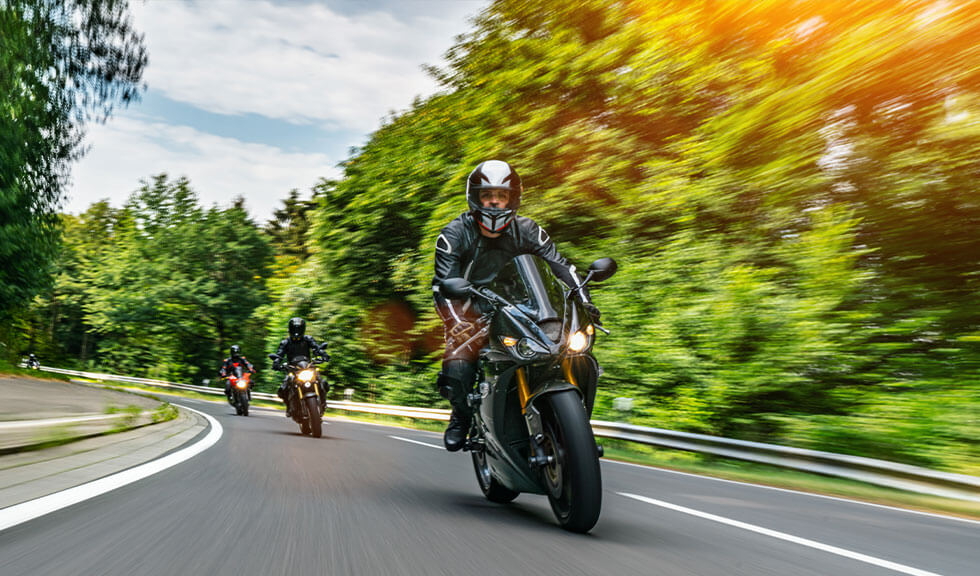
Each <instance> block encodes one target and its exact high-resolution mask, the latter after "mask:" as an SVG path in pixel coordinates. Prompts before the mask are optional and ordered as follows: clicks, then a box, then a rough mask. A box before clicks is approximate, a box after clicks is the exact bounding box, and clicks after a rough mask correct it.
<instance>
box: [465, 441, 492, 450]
mask: <svg viewBox="0 0 980 576" xmlns="http://www.w3.org/2000/svg"><path fill="white" fill-rule="evenodd" d="M486 449H487V445H486V444H484V442H483V440H482V439H480V438H472V439H469V440H467V441H466V444H463V451H464V452H483V451H484V450H486Z"/></svg>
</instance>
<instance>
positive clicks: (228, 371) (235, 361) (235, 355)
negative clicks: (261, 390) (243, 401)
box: [218, 344, 255, 404]
mask: <svg viewBox="0 0 980 576" xmlns="http://www.w3.org/2000/svg"><path fill="white" fill-rule="evenodd" d="M229 352H230V353H231V356H229V357H228V358H225V361H224V363H222V365H221V369H220V370H218V376H220V377H221V378H223V379H224V381H225V397H227V398H228V403H229V404H234V401H233V400H232V399H231V380H228V377H229V376H233V375H234V374H235V368H237V367H239V366H241V368H242V370H244V371H247V372H248V373H249V374H255V368H254V367H253V366H252V363H251V362H249V361H248V360H247V359H246V358H245V357H244V356H242V348H241V346H239V345H238V344H232V345H231V350H229ZM248 397H249V399H250V400H251V398H252V382H251V380H249V383H248Z"/></svg>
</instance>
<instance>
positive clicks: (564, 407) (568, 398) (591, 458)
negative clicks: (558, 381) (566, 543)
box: [541, 390, 602, 534]
mask: <svg viewBox="0 0 980 576" xmlns="http://www.w3.org/2000/svg"><path fill="white" fill-rule="evenodd" d="M543 400H544V402H543V404H544V406H543V408H544V410H542V420H543V425H544V441H543V442H542V444H543V446H542V447H543V448H544V450H545V454H546V455H548V456H552V457H553V458H554V460H553V461H552V462H551V464H547V465H545V466H543V467H542V468H541V475H542V480H543V481H544V485H545V487H546V488H547V489H548V502H549V503H550V504H551V510H552V512H554V514H555V518H557V519H558V523H559V524H560V525H561V527H562V528H564V529H565V530H568V531H570V532H578V533H583V534H584V533H586V532H588V531H589V530H591V529H592V527H593V526H595V523H596V522H597V521H598V520H599V511H600V509H601V508H602V474H601V471H600V468H599V453H598V451H597V450H596V443H595V437H594V436H593V435H592V428H591V427H590V426H589V419H588V417H587V416H586V415H585V407H584V406H583V405H582V400H581V398H580V397H579V395H578V394H577V393H576V392H575V391H574V390H568V391H564V392H558V393H555V394H548V395H547V396H546V397H545V398H543Z"/></svg>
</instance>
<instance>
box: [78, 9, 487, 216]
mask: <svg viewBox="0 0 980 576" xmlns="http://www.w3.org/2000/svg"><path fill="white" fill-rule="evenodd" d="M488 4H489V0H378V1H367V0H363V1H361V0H332V1H327V0H323V1H306V2H299V1H288V2H284V1H271V0H208V1H206V2H205V1H200V2H189V1H179V0H154V1H150V2H148V3H143V2H140V0H131V11H132V14H133V21H134V24H135V25H136V27H137V29H139V30H141V31H142V32H143V33H144V34H145V43H146V47H147V50H148V52H149V65H148V66H147V68H146V70H145V72H144V77H143V79H144V81H145V82H146V84H147V90H146V92H145V93H144V95H143V98H142V101H141V102H138V103H135V104H131V105H130V106H129V107H127V108H117V109H116V111H115V113H114V114H113V116H112V117H111V118H110V119H109V120H108V122H106V123H105V124H92V125H89V126H88V128H87V135H86V140H85V145H86V147H87V153H86V155H85V156H84V157H83V158H82V159H81V160H80V161H78V162H77V163H76V165H75V166H74V167H73V170H72V184H71V185H70V186H69V189H68V199H67V202H66V204H65V210H66V211H67V212H70V213H73V214H78V213H80V212H83V211H84V210H85V209H87V208H88V207H89V206H90V205H91V204H92V203H93V202H96V201H98V200H102V199H108V200H109V202H110V204H112V205H113V206H116V207H119V206H122V204H123V203H124V202H125V200H126V198H128V197H129V195H130V194H131V193H132V192H133V191H135V190H136V189H138V188H139V187H140V182H141V180H144V179H149V178H150V177H151V176H152V175H155V174H159V173H161V172H166V173H167V174H168V175H170V176H171V177H172V178H177V177H180V176H186V177H187V178H189V179H190V182H191V187H192V188H193V189H194V190H195V191H196V192H197V194H198V196H199V197H200V199H201V203H202V204H203V205H204V206H211V205H213V204H217V205H218V206H221V207H227V206H230V205H231V204H232V202H233V201H234V199H235V198H236V197H238V196H242V197H244V198H245V203H246V207H247V208H248V210H249V212H250V213H251V214H252V216H253V217H254V218H256V219H257V220H258V221H259V222H264V221H266V220H268V219H270V218H271V217H272V213H273V210H275V209H276V208H278V207H280V206H281V201H282V199H284V198H286V196H288V194H289V191H290V190H291V189H293V188H296V189H299V190H300V191H301V192H302V193H303V196H304V197H309V195H310V188H312V187H313V185H315V184H316V183H317V182H318V181H319V179H320V178H323V177H326V178H337V177H340V175H341V171H340V169H339V168H338V167H337V165H338V163H340V162H342V161H343V160H345V159H346V158H348V157H349V156H350V149H351V147H354V146H360V145H362V144H364V143H365V142H367V139H368V138H369V136H370V134H371V133H372V132H373V131H375V130H377V129H378V128H379V127H380V125H381V121H382V119H383V118H384V117H385V116H387V115H389V114H390V113H391V112H398V111H402V110H406V109H407V108H408V107H409V106H410V105H411V103H412V100H413V99H414V98H415V97H416V96H427V95H430V94H432V93H434V92H435V91H436V90H437V89H438V85H437V84H436V82H435V81H434V80H433V79H432V78H430V77H429V76H428V75H427V74H426V73H425V72H424V71H423V70H422V66H423V65H424V64H430V65H436V66H440V65H442V64H444V60H443V55H444V54H445V52H446V51H447V50H448V49H449V48H450V47H451V46H452V45H453V43H454V38H455V37H456V36H457V35H458V34H461V33H464V32H467V31H469V30H470V29H471V28H472V25H471V23H470V19H471V18H472V17H473V16H475V15H476V14H478V13H479V12H480V11H481V10H482V9H483V8H485V7H486V6H487V5H488Z"/></svg>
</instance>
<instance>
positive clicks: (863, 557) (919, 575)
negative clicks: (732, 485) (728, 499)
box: [617, 492, 940, 576]
mask: <svg viewBox="0 0 980 576" xmlns="http://www.w3.org/2000/svg"><path fill="white" fill-rule="evenodd" d="M617 494H619V495H620V496H625V497H627V498H632V499H633V500H639V501H640V502H646V503H647V504H653V505H654V506H660V507H661V508H667V509H668V510H673V511H675V512H681V513H683V514H690V515H691V516H697V517H698V518H703V519H705V520H711V521H712V522H718V523H719V524H725V525H727V526H734V527H735V528H741V529H742V530H748V531H749V532H755V533H756V534H762V535H764V536H770V537H772V538H777V539H779V540H785V541H787V542H792V543H794V544H799V545H801V546H807V547H809V548H814V549H816V550H820V551H822V552H829V553H831V554H836V555H838V556H843V557H845V558H850V559H851V560H857V561H859V562H865V563H867V564H872V565H874V566H878V567H880V568H887V569H889V570H894V571H895V572H901V573H902V574H911V575H912V576H940V575H939V574H936V573H935V572H929V571H927V570H920V569H918V568H913V567H911V566H906V565H904V564H899V563H897V562H891V561H889V560H882V559H881V558H875V557H874V556H868V555H867V554H861V553H860V552H853V551H851V550H845V549H844V548H838V547H837V546H831V545H830V544H823V543H821V542H816V541H814V540H809V539H807V538H800V537H799V536H793V535H792V534H786V533H785V532H777V531H776V530H770V529H768V528H763V527H761V526H756V525H754V524H747V523H745V522H739V521H738V520H732V519H731V518H725V517H724V516H716V515H714V514H709V513H707V512H702V511H700V510H695V509H693V508H686V507H684V506H678V505H677V504H671V503H670V502H664V501H663V500H654V499H653V498H647V497H646V496H637V495H636V494H629V493H626V492H617Z"/></svg>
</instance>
